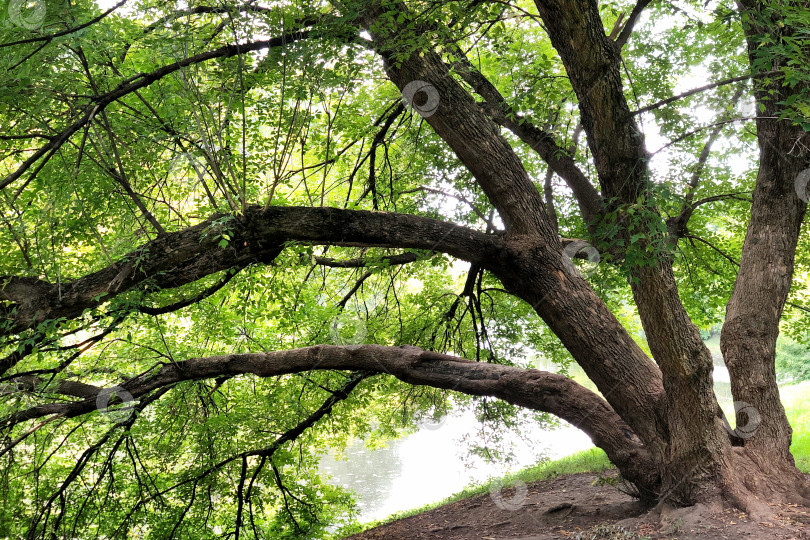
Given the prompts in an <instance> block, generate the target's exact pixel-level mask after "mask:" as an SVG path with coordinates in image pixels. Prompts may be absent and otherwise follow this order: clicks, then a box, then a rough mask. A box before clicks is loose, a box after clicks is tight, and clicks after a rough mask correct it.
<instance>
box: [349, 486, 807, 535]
mask: <svg viewBox="0 0 810 540" xmlns="http://www.w3.org/2000/svg"><path fill="white" fill-rule="evenodd" d="M597 480H598V477H597V475H595V474H592V473H582V474H572V475H565V476H560V477H557V478H554V479H550V480H542V481H539V482H536V483H533V484H530V485H527V486H520V485H519V486H517V487H514V486H507V487H505V488H504V489H502V490H500V491H494V492H493V493H491V494H486V495H481V496H477V497H473V498H470V499H464V500H461V501H458V502H455V503H452V504H448V505H446V506H442V507H439V508H436V509H435V510H431V511H428V512H424V513H422V514H418V515H415V516H411V517H408V518H404V519H400V520H397V521H394V522H391V523H389V524H386V525H383V526H380V527H377V528H375V529H370V530H368V531H365V532H363V533H360V534H357V535H354V536H351V537H349V538H351V539H352V540H383V539H385V540H399V539H402V540H405V539H407V540H422V539H433V538H443V539H454V540H456V539H457V540H496V539H497V540H501V539H504V540H505V539H512V540H547V539H553V538H569V539H583V540H585V539H587V540H590V539H605V538H610V539H619V538H630V539H638V538H655V539H664V538H667V539H676V538H700V539H707V540H714V539H724V538H725V539H735V540H736V539H740V538H751V539H760V538H774V539H796V540H805V539H807V540H810V508H804V507H797V506H790V505H781V506H773V507H772V508H773V510H774V519H773V520H771V522H768V523H759V522H755V521H751V520H749V519H748V518H747V517H746V516H745V515H744V514H741V513H740V512H738V511H735V510H733V509H722V508H719V507H717V508H709V507H700V506H697V507H691V508H680V509H649V508H645V507H643V506H642V505H641V504H640V503H639V502H638V501H636V500H635V499H633V498H632V497H630V496H629V495H627V494H625V493H622V492H621V491H619V490H618V489H617V487H615V486H613V485H604V484H602V485H598V483H597ZM524 488H525V489H524Z"/></svg>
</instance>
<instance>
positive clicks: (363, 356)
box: [9, 345, 655, 489]
mask: <svg viewBox="0 0 810 540" xmlns="http://www.w3.org/2000/svg"><path fill="white" fill-rule="evenodd" d="M325 369H338V370H352V371H364V372H374V373H386V374H389V375H393V376H394V377H396V378H398V379H400V380H402V381H404V382H406V383H409V384H414V385H426V386H432V387H434V388H443V389H447V390H453V391H456V392H462V393H465V394H469V395H476V396H492V397H497V398H499V399H503V400H504V401H507V402H509V403H513V404H515V405H519V406H521V407H527V408H530V409H533V410H537V411H543V412H548V413H551V414H554V415H555V416H558V417H560V418H562V419H563V420H565V421H567V422H569V423H571V424H573V425H574V426H576V427H578V428H580V429H582V430H583V431H585V432H586V433H587V434H588V435H589V436H590V437H591V439H592V440H593V442H594V444H596V445H597V446H599V447H600V448H602V449H604V450H605V452H606V453H607V454H608V457H609V458H610V460H611V462H613V463H614V464H615V465H616V466H617V467H619V469H620V470H621V471H622V474H623V475H624V476H625V478H626V479H627V480H629V481H631V482H633V483H634V484H636V485H638V486H639V487H640V488H641V489H643V488H644V487H645V486H650V485H653V484H654V478H655V474H654V467H653V466H652V462H651V461H650V457H649V455H648V453H647V451H646V450H645V449H644V447H643V446H642V444H641V441H640V440H639V439H638V437H636V436H635V434H634V433H633V431H632V430H631V429H630V427H629V426H628V425H627V424H626V423H625V422H624V421H623V420H622V419H621V418H620V417H619V415H618V414H616V412H615V411H614V410H613V409H612V408H611V407H610V405H608V403H607V402H606V401H605V400H604V399H602V398H601V397H599V396H598V395H597V394H595V393H593V392H591V391H590V390H588V389H586V388H584V387H583V386H581V385H579V384H578V383H576V382H574V381H573V380H571V379H569V378H567V377H564V376H562V375H557V374H554V373H548V372H544V371H539V370H534V369H521V368H515V367H511V366H501V365H496V364H488V363H482V362H473V361H470V360H465V359H462V358H458V357H454V356H448V355H444V354H438V353H433V352H428V351H423V350H422V349H419V348H417V347H383V346H379V345H363V346H353V347H338V346H330V345H318V346H315V347H307V348H302V349H292V350H286V351H277V352H267V353H249V354H234V355H226V356H213V357H208V358H193V359H189V360H186V361H182V362H175V363H169V364H164V365H163V366H162V367H161V368H160V369H158V370H156V371H153V372H151V373H149V374H146V375H142V376H139V377H136V378H134V379H131V380H130V381H128V382H127V383H125V384H124V385H123V387H124V388H125V389H126V390H127V391H128V392H129V393H131V394H132V396H133V397H134V398H135V399H138V397H139V396H142V395H147V394H149V393H150V392H153V391H154V390H156V389H159V388H164V387H166V386H171V385H174V384H177V383H179V382H182V381H189V380H200V379H210V378H217V377H223V376H226V377H232V376H236V375H243V374H253V375H257V376H259V377H274V376H278V375H285V374H290V373H300V372H306V371H312V370H325ZM99 391H101V389H99ZM95 407H96V404H95V399H94V398H91V399H87V400H84V401H81V402H76V403H70V404H64V403H59V404H48V405H42V406H39V407H34V408H32V409H29V410H28V411H24V412H22V413H20V414H19V415H17V416H16V417H15V418H12V419H9V423H12V424H13V423H19V422H21V421H26V420H31V419H34V418H39V417H43V416H49V415H53V414H58V415H63V416H67V417H73V416H79V415H81V414H86V413H88V412H90V411H92V410H94V409H95Z"/></svg>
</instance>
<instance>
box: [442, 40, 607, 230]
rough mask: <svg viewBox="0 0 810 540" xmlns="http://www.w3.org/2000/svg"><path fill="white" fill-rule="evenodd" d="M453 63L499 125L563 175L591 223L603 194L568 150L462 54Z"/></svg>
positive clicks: (584, 215)
mask: <svg viewBox="0 0 810 540" xmlns="http://www.w3.org/2000/svg"><path fill="white" fill-rule="evenodd" d="M458 54H461V59H460V60H459V61H458V62H456V64H455V67H456V68H457V69H458V72H459V74H460V75H461V77H462V78H463V79H464V81H465V82H466V83H467V84H469V85H470V86H471V87H472V88H473V89H474V90H475V92H476V93H477V94H478V95H480V96H481V97H482V98H484V100H485V108H486V110H487V112H488V114H489V115H490V117H491V118H492V119H493V121H495V122H496V123H497V124H498V125H500V126H503V127H505V128H506V129H508V130H509V131H511V132H512V133H514V134H515V135H516V136H517V137H518V138H519V139H520V140H521V141H523V142H524V143H525V144H527V145H529V147H530V148H531V149H532V150H534V151H535V152H537V154H538V155H539V156H540V157H541V158H543V160H544V161H545V162H546V163H547V164H548V166H549V168H550V169H551V170H553V171H554V172H555V173H556V174H557V175H558V176H559V177H560V178H562V179H563V180H564V181H565V183H566V184H568V187H570V188H571V191H572V192H573V193H574V197H576V199H577V202H578V203H579V208H580V212H581V213H582V219H583V220H584V221H585V222H586V223H591V222H593V220H594V219H595V218H596V216H597V215H598V214H599V212H600V211H601V210H602V197H601V196H600V195H599V192H598V191H597V190H596V188H595V187H593V185H591V182H590V181H589V180H588V178H587V177H586V176H585V174H584V173H583V172H582V170H581V169H580V168H579V167H578V166H577V164H576V163H575V162H574V158H573V157H572V156H571V154H570V153H569V152H568V151H567V150H566V149H565V148H562V147H561V146H560V145H558V144H557V141H555V140H554V137H553V136H552V135H551V134H549V133H548V132H546V131H544V130H542V129H540V128H538V127H537V126H535V125H534V124H532V123H531V122H529V121H527V120H526V118H524V117H523V116H521V115H520V114H518V113H517V112H515V111H514V110H513V109H512V107H510V106H509V104H508V103H507V102H506V100H505V99H504V98H503V96H502V95H501V93H500V92H499V91H498V89H497V88H496V87H495V85H493V84H492V83H491V82H490V81H489V79H487V78H486V77H485V76H484V75H483V74H482V73H481V72H479V71H478V70H476V69H475V67H474V66H473V65H472V64H471V63H470V61H469V60H468V59H467V58H466V57H465V56H463V54H462V53H461V52H459V53H458Z"/></svg>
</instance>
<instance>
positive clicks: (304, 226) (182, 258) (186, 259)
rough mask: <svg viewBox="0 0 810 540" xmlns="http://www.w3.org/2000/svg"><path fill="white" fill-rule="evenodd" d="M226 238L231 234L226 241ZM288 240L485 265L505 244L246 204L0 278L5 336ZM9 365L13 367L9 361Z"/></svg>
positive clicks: (267, 255)
mask: <svg viewBox="0 0 810 540" xmlns="http://www.w3.org/2000/svg"><path fill="white" fill-rule="evenodd" d="M228 238H229V239H228ZM287 242H303V243H308V244H319V245H339V246H361V247H388V248H405V249H408V248H410V249H423V250H427V251H437V252H443V253H447V254H449V255H452V256H453V257H457V258H460V259H463V260H467V261H470V262H476V263H478V264H479V265H480V266H482V267H484V268H492V267H497V265H498V264H499V261H501V260H502V258H503V250H502V241H501V239H500V238H498V237H497V236H494V235H490V234H484V233H482V232H478V231H475V230H473V229H468V228H465V227H460V226H457V225H454V224H450V223H444V222H441V221H437V220H433V219H429V218H423V217H418V216H413V215H408V214H396V213H387V212H366V211H357V210H340V209H336V208H308V207H280V206H271V207H270V208H268V209H267V210H262V209H261V208H259V207H257V206H251V207H248V208H247V209H246V212H245V214H244V215H243V216H239V217H233V216H223V215H214V216H212V217H210V218H209V219H207V220H205V221H204V222H202V223H200V224H198V225H195V226H193V227H189V228H187V229H183V230H181V231H178V232H173V233H168V234H166V235H163V236H160V237H158V238H156V239H155V240H152V241H151V242H147V243H146V244H143V245H142V246H140V247H139V248H138V249H136V250H134V251H132V252H130V253H128V254H127V255H125V256H124V257H122V258H121V259H119V260H118V261H116V262H115V263H114V264H111V265H110V266H107V267H106V268H103V269H101V270H98V271H96V272H93V273H91V274H88V275H85V276H83V277H80V278H78V279H74V280H71V281H62V282H61V283H58V284H54V283H49V282H47V281H43V280H39V279H36V278H28V277H20V276H5V277H4V276H0V284H2V288H0V300H5V301H7V303H8V305H2V306H0V321H2V322H3V323H5V327H4V330H3V331H2V333H1V334H2V335H10V334H16V333H19V332H22V331H24V330H26V329H29V328H33V327H35V326H36V325H38V324H39V323H41V322H43V321H45V320H48V319H56V318H59V317H65V318H67V319H72V318H75V317H78V316H79V315H81V314H82V313H83V312H84V310H86V309H91V308H94V307H97V306H99V305H101V304H102V303H104V302H107V301H109V300H111V299H112V298H114V297H115V296H117V295H118V294H121V293H123V292H125V291H128V290H132V289H135V288H137V287H140V286H142V285H144V284H145V283H146V282H147V281H148V283H149V285H150V287H151V288H152V289H166V288H175V287H180V286H182V285H186V284H188V283H192V282H194V281H196V280H198V279H200V278H202V277H204V276H207V275H211V274H214V273H216V272H221V271H223V270H227V269H231V268H237V269H238V268H242V267H244V266H246V265H248V264H251V263H255V262H259V263H265V264H267V263H270V262H272V261H273V259H275V257H276V256H277V255H278V254H279V253H280V252H281V250H282V249H283V246H284V245H285V243H287ZM9 367H10V366H9Z"/></svg>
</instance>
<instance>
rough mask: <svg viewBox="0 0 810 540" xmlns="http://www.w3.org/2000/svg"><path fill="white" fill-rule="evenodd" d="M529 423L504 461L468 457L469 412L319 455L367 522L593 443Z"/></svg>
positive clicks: (473, 427) (725, 389)
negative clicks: (384, 440)
mask: <svg viewBox="0 0 810 540" xmlns="http://www.w3.org/2000/svg"><path fill="white" fill-rule="evenodd" d="M720 362H722V360H720ZM715 363H716V364H717V361H715ZM544 367H550V366H544ZM714 380H715V393H716V394H717V397H718V401H720V404H721V405H723V406H726V405H731V402H732V399H731V388H730V386H731V385H730V382H729V376H728V370H727V369H726V367H725V366H723V365H719V366H718V365H715V368H714ZM731 410H733V405H731ZM732 422H733V420H732ZM533 426H534V427H531V428H528V429H525V430H522V431H521V433H519V434H515V433H513V434H512V435H513V436H512V437H511V441H512V443H513V452H514V453H515V459H514V461H512V462H511V463H509V464H508V465H507V464H503V463H487V462H485V461H484V460H483V459H480V458H471V457H470V455H469V454H470V453H469V450H468V449H469V446H468V445H467V444H466V443H463V442H462V438H463V437H464V436H465V435H468V436H470V437H476V436H477V435H476V434H477V433H479V432H480V430H481V425H480V423H479V422H478V421H477V420H476V418H475V415H474V414H473V412H471V411H464V412H456V413H454V414H451V415H450V416H448V417H446V418H444V419H443V421H442V422H440V423H438V424H435V425H427V426H425V427H422V428H421V429H420V430H419V431H417V432H416V433H413V434H411V435H408V436H406V437H403V438H402V439H397V440H393V441H390V442H389V443H388V446H387V447H386V448H382V449H378V450H369V449H368V448H366V446H365V443H364V441H360V440H354V441H352V442H351V443H350V444H349V446H348V447H347V448H346V451H345V452H344V455H345V456H346V459H345V460H342V461H337V460H336V459H335V453H329V454H327V455H325V456H324V457H323V458H322V459H321V462H320V468H321V470H322V471H323V472H325V473H327V474H329V475H331V476H332V481H333V483H335V484H337V485H340V486H343V487H345V488H348V489H350V490H352V491H353V492H354V493H355V494H356V495H357V501H358V506H359V511H360V515H359V517H358V521H359V522H367V521H371V520H375V519H381V518H384V517H386V516H389V515H390V514H392V513H394V512H399V511H402V510H410V509H412V508H417V507H420V506H423V505H425V504H428V503H432V502H436V501H440V500H441V499H444V498H445V497H448V496H450V495H452V494H454V493H458V492H459V491H461V490H462V489H463V488H464V487H466V486H468V485H470V484H472V483H481V482H485V481H487V480H489V479H491V478H497V477H500V476H503V475H504V473H506V472H510V471H516V470H519V469H523V468H525V467H528V466H531V465H535V464H537V463H538V462H540V461H542V460H544V459H550V460H554V459H559V458H561V457H564V456H567V455H570V454H573V453H576V452H579V451H580V450H585V449H587V448H591V447H593V443H591V440H590V438H589V437H588V436H587V435H585V433H583V432H582V431H580V430H578V429H576V428H574V427H572V426H570V425H568V424H565V423H563V425H562V427H559V428H556V429H549V428H547V427H545V426H542V425H540V424H536V425H533Z"/></svg>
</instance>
